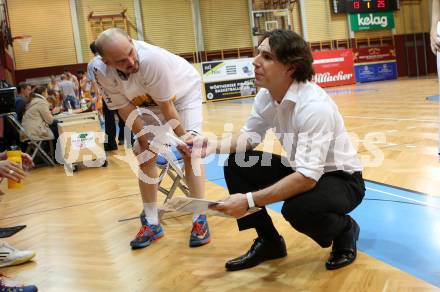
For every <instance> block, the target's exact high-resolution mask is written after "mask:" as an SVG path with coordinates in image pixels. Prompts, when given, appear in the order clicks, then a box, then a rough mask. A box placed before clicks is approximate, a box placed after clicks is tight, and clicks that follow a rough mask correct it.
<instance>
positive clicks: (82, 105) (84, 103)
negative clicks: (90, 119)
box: [80, 98, 88, 111]
mask: <svg viewBox="0 0 440 292" xmlns="http://www.w3.org/2000/svg"><path fill="white" fill-rule="evenodd" d="M80 105H81V110H83V111H86V110H87V108H88V107H87V100H86V99H85V98H82V99H81V101H80Z"/></svg>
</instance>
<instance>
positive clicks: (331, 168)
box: [181, 30, 365, 271]
mask: <svg viewBox="0 0 440 292" xmlns="http://www.w3.org/2000/svg"><path fill="white" fill-rule="evenodd" d="M312 63H313V58H312V55H311V52H310V49H309V47H308V45H307V43H306V42H305V41H304V40H303V39H302V38H301V37H300V36H299V35H297V34H296V33H294V32H291V31H286V30H274V31H271V32H268V33H266V35H264V37H263V39H262V41H261V43H260V45H259V47H258V55H257V56H256V57H255V60H254V66H255V79H256V85H257V86H258V87H260V88H261V89H260V90H259V92H258V94H257V96H256V97H255V101H254V105H253V108H252V112H251V114H250V116H249V118H248V120H247V122H246V123H245V125H244V127H243V128H242V130H241V132H242V133H241V134H240V135H237V136H233V137H231V138H229V141H220V142H219V143H216V142H217V141H210V140H209V139H207V138H203V137H196V138H193V139H190V140H188V141H187V143H188V144H192V145H193V147H192V149H190V148H189V147H181V150H182V151H184V152H185V155H188V156H196V157H198V156H201V157H204V156H205V155H207V154H209V153H212V152H217V153H219V152H221V151H223V152H225V150H224V147H222V145H231V147H230V149H229V153H233V154H230V156H229V158H228V160H227V161H226V163H225V167H224V172H225V179H226V183H227V186H228V190H229V193H230V194H231V195H232V196H230V197H229V198H227V199H225V200H223V201H220V202H219V203H218V204H216V205H214V206H211V208H212V209H215V210H217V211H221V212H224V213H225V214H228V215H231V216H234V217H236V218H240V217H242V216H243V215H244V214H245V213H246V212H247V211H248V209H249V208H252V207H255V206H256V207H261V208H262V210H260V211H258V212H255V213H253V214H251V215H248V216H245V217H243V218H240V219H238V226H239V229H240V230H244V229H248V228H255V229H256V231H257V234H258V238H257V239H256V240H255V241H254V243H253V245H252V246H251V248H250V250H249V251H248V252H247V253H245V254H244V255H242V256H240V257H237V258H235V259H232V260H230V261H228V262H227V263H226V269H227V270H229V271H234V270H241V269H246V268H250V267H253V266H256V265H258V264H260V263H261V262H264V261H266V260H271V259H276V258H282V257H285V256H286V255H287V251H286V245H285V243H284V239H283V237H281V236H280V235H279V233H278V231H277V230H276V229H275V227H274V225H273V223H272V219H271V217H270V216H269V214H268V213H267V211H266V209H265V207H264V206H266V205H267V204H270V203H273V202H278V201H284V204H283V207H282V211H281V212H282V214H283V216H284V218H285V219H286V220H287V221H288V222H289V223H290V224H291V225H292V227H293V228H295V229H296V230H297V231H299V232H302V233H304V234H306V235H307V236H309V237H310V238H312V239H313V240H314V241H315V242H316V243H318V244H319V245H320V246H321V247H324V248H325V247H330V246H333V248H332V252H331V255H330V258H329V259H328V260H327V262H326V264H325V265H326V267H327V269H337V268H341V267H343V266H346V265H348V264H350V263H352V262H353V261H354V260H355V258H356V241H357V239H358V236H359V231H360V228H359V226H358V224H357V223H356V221H355V220H354V219H353V218H351V217H350V216H349V215H347V214H348V213H349V212H350V211H352V210H353V209H354V208H355V207H356V206H357V205H359V204H360V202H361V201H362V198H363V197H364V193H365V186H364V180H363V178H362V174H361V171H362V166H361V165H360V162H359V160H358V159H357V153H356V150H355V149H354V147H353V146H352V144H351V141H350V139H349V136H348V134H347V132H346V129H345V126H344V122H343V119H342V117H341V115H340V113H339V111H338V108H337V106H336V104H335V103H334V102H333V101H332V99H331V98H330V97H329V96H328V94H327V93H326V92H325V91H324V90H323V89H322V88H320V87H319V86H318V85H316V84H315V83H313V82H310V80H311V79H312V76H313V75H314V70H313V68H312ZM268 129H272V130H273V131H274V132H275V133H276V135H277V137H278V139H279V140H280V142H281V144H282V145H283V149H284V150H285V151H286V153H287V154H288V155H287V157H281V156H279V155H275V154H272V153H267V152H266V153H264V152H261V151H255V150H252V149H254V148H255V147H256V146H257V145H258V144H259V143H261V141H262V140H263V138H264V136H265V133H266V131H267V130H268ZM228 143H229V144H228ZM217 145H218V146H217ZM226 152H228V151H226Z"/></svg>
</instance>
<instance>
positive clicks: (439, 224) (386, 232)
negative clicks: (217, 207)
mask: <svg viewBox="0 0 440 292" xmlns="http://www.w3.org/2000/svg"><path fill="white" fill-rule="evenodd" d="M226 157H227V155H216V156H215V157H208V158H209V160H210V161H209V162H208V163H207V165H206V170H207V176H206V177H207V179H208V180H209V181H211V182H213V183H215V184H217V185H219V186H221V187H224V188H226V182H225V180H224V174H223V163H224V161H225V159H226ZM365 186H366V189H367V190H366V194H365V198H364V200H363V202H362V203H361V204H360V205H359V206H358V207H357V208H356V209H355V210H354V211H353V212H351V215H352V216H353V218H355V219H356V221H357V222H358V223H359V225H360V227H361V233H360V237H359V241H358V248H359V250H361V251H362V252H365V253H366V254H368V255H370V256H373V257H375V258H377V259H379V260H381V261H383V262H386V263H388V264H390V265H392V266H394V267H396V268H398V269H400V270H402V271H405V272H407V273H409V274H411V275H413V276H415V277H417V278H420V279H422V280H424V281H426V282H429V283H431V284H432V285H435V286H437V287H440V198H438V197H432V196H428V195H425V194H421V193H417V192H412V191H410V190H404V189H399V188H395V187H392V186H388V185H382V184H379V183H374V182H370V181H367V182H366V184H365ZM282 205H283V202H277V203H274V204H271V205H269V206H268V207H269V208H270V209H272V210H274V211H276V212H281V208H282Z"/></svg>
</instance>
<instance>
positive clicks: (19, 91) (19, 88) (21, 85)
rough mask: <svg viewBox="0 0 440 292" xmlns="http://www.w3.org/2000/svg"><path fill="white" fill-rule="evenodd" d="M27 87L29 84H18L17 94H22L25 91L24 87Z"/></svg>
mask: <svg viewBox="0 0 440 292" xmlns="http://www.w3.org/2000/svg"><path fill="white" fill-rule="evenodd" d="M28 86H31V85H30V84H29V83H26V82H20V83H18V86H17V91H18V93H22V92H23V90H24V89H26V87H28Z"/></svg>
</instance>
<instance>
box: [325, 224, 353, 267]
mask: <svg viewBox="0 0 440 292" xmlns="http://www.w3.org/2000/svg"><path fill="white" fill-rule="evenodd" d="M350 220H351V228H350V230H348V231H346V232H344V233H342V234H341V235H339V236H338V237H337V238H335V239H334V240H333V247H332V252H331V253H330V257H329V259H328V260H327V262H326V263H325V267H326V268H327V270H336V269H339V268H342V267H345V266H346V265H349V264H351V263H352V262H354V260H355V259H356V254H357V249H356V241H357V240H358V238H359V232H360V228H359V225H358V224H357V223H356V221H354V220H353V219H352V218H350Z"/></svg>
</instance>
